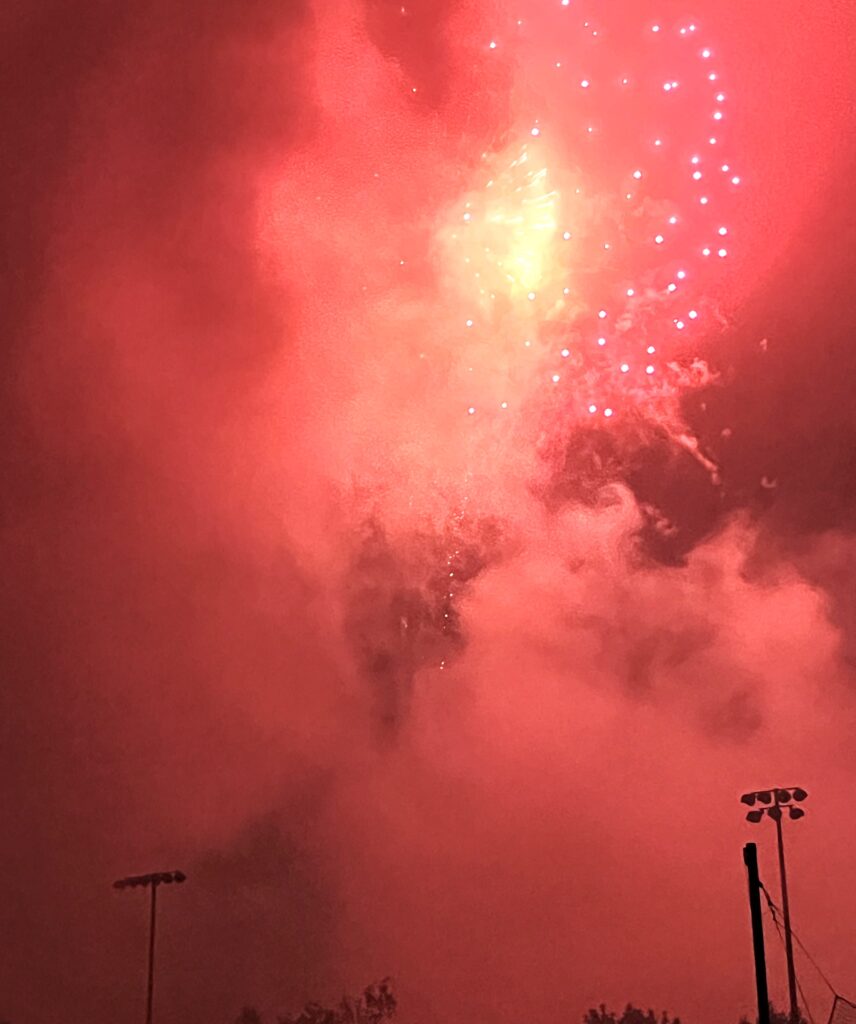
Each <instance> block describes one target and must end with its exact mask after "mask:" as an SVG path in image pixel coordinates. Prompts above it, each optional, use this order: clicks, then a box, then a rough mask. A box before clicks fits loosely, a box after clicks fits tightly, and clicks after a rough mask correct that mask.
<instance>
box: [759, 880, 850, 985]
mask: <svg viewBox="0 0 856 1024" xmlns="http://www.w3.org/2000/svg"><path fill="white" fill-rule="evenodd" d="M761 890H762V892H763V893H764V896H765V898H766V900H767V906H768V907H769V908H770V914H771V915H772V917H773V920H774V921H775V922H776V928H779V921H778V915H779V914H780V910H779V908H778V907H777V906H776V904H775V902H774V901H773V898H772V897H771V896H770V894H769V892H767V888H766V886H765V885H764V883H763V882H762V883H761ZM791 937H792V938H793V939H795V940H796V943H797V945H798V946H799V947H800V949H801V950H802V951H803V953H804V954H805V956H806V959H807V960H808V962H809V963H810V964H811V965H812V967H813V968H814V969H815V970H816V971H817V973H818V974H819V975H820V977H821V978H822V979H823V983H824V984H825V985H826V987H827V988H828V989H829V991H830V992H831V993H832V995H833V996H836V997H840V995H841V994H840V993H839V992H838V991H837V990H836V989H835V987H834V986H833V984H832V982H831V981H830V980H829V978H827V976H826V975H825V974H824V973H823V971H822V970H821V969H820V967H819V966H818V963H817V961H816V960H815V959H814V957H813V956H812V955H811V953H809V951H808V950H807V949H806V948H805V946H804V945H803V942H802V939H800V937H799V935H797V933H796V932H795V931H794V930H793V928H791Z"/></svg>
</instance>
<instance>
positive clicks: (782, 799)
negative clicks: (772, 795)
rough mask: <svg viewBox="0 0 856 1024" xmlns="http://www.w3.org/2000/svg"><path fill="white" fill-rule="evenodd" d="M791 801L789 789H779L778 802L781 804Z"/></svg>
mask: <svg viewBox="0 0 856 1024" xmlns="http://www.w3.org/2000/svg"><path fill="white" fill-rule="evenodd" d="M790 799H791V793H790V790H788V789H777V790H776V802H777V803H780V804H786V803H789V802H790Z"/></svg>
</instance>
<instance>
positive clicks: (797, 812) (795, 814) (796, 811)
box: [788, 807, 805, 819]
mask: <svg viewBox="0 0 856 1024" xmlns="http://www.w3.org/2000/svg"><path fill="white" fill-rule="evenodd" d="M788 813H789V814H790V816H791V817H792V818H794V819H797V818H804V817H805V811H804V810H803V809H802V807H789V808H788Z"/></svg>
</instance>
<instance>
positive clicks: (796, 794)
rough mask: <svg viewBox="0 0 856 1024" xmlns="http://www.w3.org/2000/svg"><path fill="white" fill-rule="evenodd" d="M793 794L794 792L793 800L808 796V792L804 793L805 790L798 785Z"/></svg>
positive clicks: (803, 798)
mask: <svg viewBox="0 0 856 1024" xmlns="http://www.w3.org/2000/svg"><path fill="white" fill-rule="evenodd" d="M793 794H794V800H800V801H802V800H805V798H806V797H807V796H808V793H806V791H805V790H804V789H800V787H799V786H797V788H796V789H795V790H794V791H793Z"/></svg>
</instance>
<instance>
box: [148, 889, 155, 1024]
mask: <svg viewBox="0 0 856 1024" xmlns="http://www.w3.org/2000/svg"><path fill="white" fill-rule="evenodd" d="M151 888H152V902H151V914H150V917H149V980H148V989H147V993H146V1024H152V996H153V994H154V987H155V915H156V912H157V898H158V883H157V882H156V881H154V880H152V886H151Z"/></svg>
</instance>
